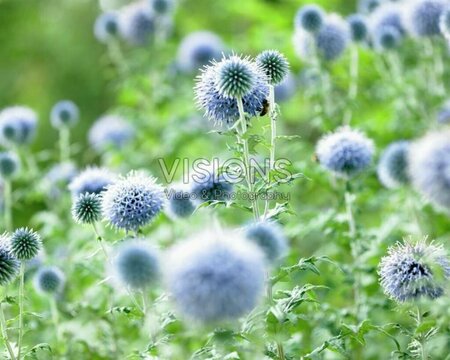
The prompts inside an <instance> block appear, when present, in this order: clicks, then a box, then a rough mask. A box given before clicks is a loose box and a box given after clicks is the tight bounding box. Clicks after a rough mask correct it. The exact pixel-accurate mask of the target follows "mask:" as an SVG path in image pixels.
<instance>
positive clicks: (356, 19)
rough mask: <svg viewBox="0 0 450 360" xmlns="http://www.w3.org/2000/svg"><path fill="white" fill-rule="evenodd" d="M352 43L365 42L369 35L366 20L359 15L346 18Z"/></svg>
mask: <svg viewBox="0 0 450 360" xmlns="http://www.w3.org/2000/svg"><path fill="white" fill-rule="evenodd" d="M347 22H348V24H349V25H350V31H351V33H352V39H353V41H354V42H362V41H365V40H367V37H368V35H369V24H368V22H367V18H366V17H365V16H364V15H361V14H353V15H350V16H349V17H348V18H347Z"/></svg>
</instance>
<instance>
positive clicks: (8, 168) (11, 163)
mask: <svg viewBox="0 0 450 360" xmlns="http://www.w3.org/2000/svg"><path fill="white" fill-rule="evenodd" d="M19 170H20V159H19V157H18V156H17V154H16V153H14V152H12V151H4V152H0V178H3V179H5V180H10V179H13V178H14V177H16V176H17V174H18V173H19Z"/></svg>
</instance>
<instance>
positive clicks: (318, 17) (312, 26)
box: [295, 4, 325, 32]
mask: <svg viewBox="0 0 450 360" xmlns="http://www.w3.org/2000/svg"><path fill="white" fill-rule="evenodd" d="M324 19H325V11H323V9H322V8H321V7H320V6H319V5H316V4H308V5H304V6H302V7H301V8H300V9H299V10H298V11H297V14H296V15H295V26H296V27H297V28H300V29H302V30H305V31H308V32H317V31H319V30H320V29H321V27H322V25H323V23H324Z"/></svg>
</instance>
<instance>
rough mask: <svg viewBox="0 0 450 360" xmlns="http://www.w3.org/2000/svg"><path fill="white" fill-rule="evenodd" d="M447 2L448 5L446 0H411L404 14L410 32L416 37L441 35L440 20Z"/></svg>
mask: <svg viewBox="0 0 450 360" xmlns="http://www.w3.org/2000/svg"><path fill="white" fill-rule="evenodd" d="M446 4H447V5H448V2H447V1H446V0H412V1H409V2H408V4H406V6H405V15H404V23H405V27H406V28H407V30H408V32H409V33H410V34H411V35H413V36H416V37H422V36H433V35H439V34H440V33H441V31H440V28H439V21H440V18H441V15H442V13H443V12H444V10H445V7H446Z"/></svg>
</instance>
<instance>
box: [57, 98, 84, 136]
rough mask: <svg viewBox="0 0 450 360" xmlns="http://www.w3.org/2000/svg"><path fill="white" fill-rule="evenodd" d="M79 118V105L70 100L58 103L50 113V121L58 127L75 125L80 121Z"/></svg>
mask: <svg viewBox="0 0 450 360" xmlns="http://www.w3.org/2000/svg"><path fill="white" fill-rule="evenodd" d="M78 118H79V110H78V107H77V106H76V105H75V103H74V102H73V101H70V100H62V101H60V102H58V103H56V104H55V105H54V106H53V108H52V110H51V113H50V121H51V123H52V125H53V127H55V128H57V129H60V128H64V127H72V126H74V125H75V124H76V123H77V122H78Z"/></svg>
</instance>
